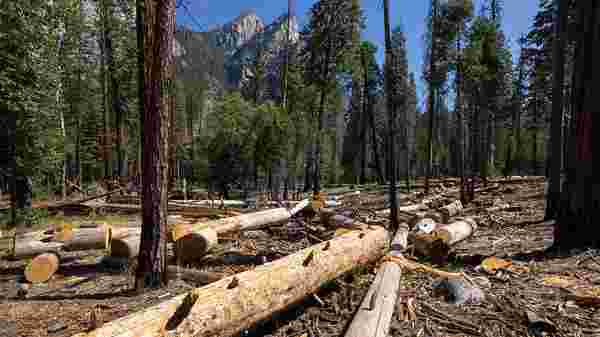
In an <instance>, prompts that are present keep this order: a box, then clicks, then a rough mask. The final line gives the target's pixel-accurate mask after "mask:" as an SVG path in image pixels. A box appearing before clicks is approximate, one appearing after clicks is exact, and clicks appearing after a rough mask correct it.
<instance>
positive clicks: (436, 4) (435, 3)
mask: <svg viewBox="0 0 600 337" xmlns="http://www.w3.org/2000/svg"><path fill="white" fill-rule="evenodd" d="M438 7H439V0H433V13H432V18H431V20H432V23H431V55H430V57H429V59H430V60H429V72H430V76H431V79H430V83H429V98H428V100H429V130H428V135H427V172H426V173H425V193H429V178H430V177H431V175H432V173H433V128H434V118H435V108H436V107H435V100H436V96H437V89H436V87H435V74H436V67H435V62H436V53H437V50H436V49H437V46H436V38H435V36H436V34H437V33H436V31H437V20H438Z"/></svg>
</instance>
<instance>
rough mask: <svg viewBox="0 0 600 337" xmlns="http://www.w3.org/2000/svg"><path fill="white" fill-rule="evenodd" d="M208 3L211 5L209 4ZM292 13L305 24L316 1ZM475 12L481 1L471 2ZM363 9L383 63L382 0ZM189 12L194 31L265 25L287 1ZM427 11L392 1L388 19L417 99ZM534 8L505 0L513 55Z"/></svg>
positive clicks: (408, 1)
mask: <svg viewBox="0 0 600 337" xmlns="http://www.w3.org/2000/svg"><path fill="white" fill-rule="evenodd" d="M209 2H210V5H209ZM294 2H295V7H296V8H295V13H296V15H297V16H299V18H300V23H301V24H302V25H303V24H304V23H306V13H307V12H308V10H309V9H310V7H311V6H312V5H313V4H314V3H315V2H316V0H294ZM474 2H475V6H476V7H475V8H476V13H478V11H479V8H480V5H481V3H482V0H474ZM361 4H362V7H363V9H364V11H365V15H366V18H367V27H366V29H365V30H364V32H363V39H366V40H369V41H372V42H373V43H375V44H376V45H377V46H378V47H379V50H378V55H377V56H378V60H379V62H380V63H382V61H383V58H384V56H383V55H384V54H383V45H384V33H383V5H382V1H381V0H362V1H361ZM187 8H188V9H189V13H188V11H186V10H184V9H182V8H180V9H178V10H177V23H178V24H189V25H190V26H191V27H192V29H194V30H197V29H200V28H204V29H205V28H206V27H208V26H212V25H219V24H223V23H225V22H227V21H230V20H232V19H234V18H235V17H236V16H238V15H239V14H240V12H241V11H243V10H246V9H253V10H255V11H256V13H257V14H258V16H260V17H261V18H262V19H263V21H264V22H266V23H270V22H271V21H272V20H273V19H274V18H275V17H277V16H279V15H281V14H283V13H285V12H287V1H286V0H220V1H219V0H189V2H188V5H187ZM428 8H429V1H428V0H404V1H398V0H391V1H390V20H391V25H392V28H393V27H395V26H397V25H402V27H403V29H404V32H405V33H406V36H407V43H408V57H409V70H410V71H412V72H414V73H415V77H416V78H417V86H418V93H419V100H420V101H422V100H423V92H424V89H425V87H424V85H423V83H422V81H421V80H420V78H421V70H422V60H423V50H424V48H423V47H424V34H425V28H426V27H425V18H426V16H427V12H428ZM536 9H537V1H536V0H505V1H504V15H503V22H502V29H503V30H504V32H505V34H506V35H507V37H508V38H509V43H510V46H511V48H512V50H513V56H515V54H516V51H517V50H518V47H517V43H516V39H517V38H518V37H519V36H520V35H521V34H522V33H526V32H527V31H528V30H529V29H530V27H531V25H532V23H533V17H534V16H535V13H536Z"/></svg>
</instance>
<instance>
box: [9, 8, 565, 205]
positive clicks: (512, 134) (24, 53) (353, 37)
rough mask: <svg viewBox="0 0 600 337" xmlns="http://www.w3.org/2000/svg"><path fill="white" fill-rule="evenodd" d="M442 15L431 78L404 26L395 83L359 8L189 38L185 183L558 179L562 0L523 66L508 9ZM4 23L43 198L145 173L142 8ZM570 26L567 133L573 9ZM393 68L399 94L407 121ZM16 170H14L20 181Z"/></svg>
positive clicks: (246, 16)
mask: <svg viewBox="0 0 600 337" xmlns="http://www.w3.org/2000/svg"><path fill="white" fill-rule="evenodd" d="M431 2H432V4H431V13H430V16H429V18H428V19H427V20H428V24H429V27H430V32H429V33H430V34H429V37H428V38H427V43H426V46H427V49H428V51H427V53H426V57H427V60H426V62H424V64H426V67H425V68H424V69H423V73H421V74H414V73H408V67H407V60H406V51H407V49H408V48H415V47H417V46H407V45H406V39H405V37H404V33H403V31H402V29H401V28H400V27H396V28H395V29H393V30H392V34H391V42H392V45H391V47H392V48H391V53H392V54H393V56H394V57H393V60H394V61H393V62H392V64H391V65H390V67H389V68H386V69H384V68H383V67H382V66H380V65H379V64H377V62H376V61H375V57H374V53H375V51H376V48H377V47H376V46H375V45H374V44H373V43H371V42H370V41H366V40H363V39H362V37H361V29H362V27H363V26H364V20H365V18H364V17H363V15H362V11H361V9H360V2H359V1H351V2H348V5H347V6H342V7H340V8H338V10H337V11H332V10H331V8H328V7H327V6H325V5H323V6H314V7H313V10H312V12H311V13H308V15H309V18H310V20H309V23H308V24H307V25H306V26H305V27H298V24H297V18H296V17H295V16H293V14H292V15H288V14H289V13H283V15H282V16H281V17H280V18H278V19H276V20H275V21H274V22H272V23H268V24H267V23H263V22H262V21H261V19H260V18H258V17H257V16H256V14H255V13H253V12H252V11H248V12H244V13H241V15H240V16H239V17H238V18H236V19H235V20H233V21H232V22H230V23H228V24H225V25H223V26H221V27H217V28H214V29H212V30H210V31H207V32H196V31H192V30H190V29H189V28H185V27H178V28H177V30H176V35H175V38H176V42H175V50H174V52H175V56H176V67H175V69H174V70H173V71H174V72H175V78H176V80H175V83H174V85H173V87H174V90H173V92H172V96H173V102H172V104H173V106H174V107H175V109H174V113H173V114H172V115H171V117H170V119H171V127H170V141H171V144H170V146H171V150H170V161H171V165H170V166H171V169H172V172H171V175H172V176H173V177H177V179H173V181H172V184H173V186H179V184H181V182H182V178H183V177H186V183H187V186H188V187H191V188H195V187H203V188H210V189H212V190H217V191H221V192H225V194H228V193H229V192H230V191H231V190H244V191H248V190H264V189H269V190H277V191H283V190H286V191H287V190H295V189H298V188H300V189H304V190H305V191H308V190H310V188H311V187H312V186H313V184H314V183H315V179H314V178H315V174H314V172H315V170H316V169H318V170H319V175H318V176H319V177H321V180H322V182H321V184H341V183H367V182H375V181H384V180H387V178H386V177H388V172H387V171H388V168H389V162H390V160H394V161H395V163H396V165H394V167H395V170H396V171H397V173H396V177H407V176H423V175H426V174H427V173H428V169H431V172H432V173H433V174H434V175H454V176H456V175H460V172H461V170H463V171H465V170H466V171H465V172H467V173H471V174H479V175H482V176H492V175H499V174H504V175H509V174H517V175H524V174H529V175H546V174H547V173H548V167H549V166H548V163H549V161H550V159H551V158H550V155H549V154H550V151H549V146H550V141H549V139H550V120H551V119H550V116H551V110H552V109H551V105H552V104H551V103H552V90H551V87H552V83H553V82H552V77H553V73H552V59H553V58H552V56H553V55H552V43H553V34H552V22H553V11H552V8H553V7H552V6H553V4H552V1H549V0H541V1H539V10H538V14H537V16H536V17H535V23H534V25H533V26H532V28H531V31H530V32H528V33H527V34H524V35H523V36H522V38H521V39H520V40H519V41H518V43H519V47H520V56H519V57H518V62H517V63H516V64H513V62H512V57H511V53H510V48H509V47H510V46H509V45H508V44H507V42H506V38H505V36H504V33H503V29H502V25H503V24H502V22H503V20H502V1H498V0H487V1H485V2H484V5H483V6H482V7H481V8H473V4H472V3H471V1H467V0H461V1H458V0H455V1H448V2H446V1H431ZM570 3H571V12H573V9H574V3H575V2H574V1H571V2H570ZM392 14H393V13H392ZM0 15H1V17H2V22H3V25H10V27H12V28H10V29H5V30H3V33H2V50H3V52H2V53H1V55H0V64H1V67H0V69H1V70H0V83H2V85H1V87H0V90H1V92H2V99H1V104H2V105H3V110H6V111H10V112H11V113H9V114H8V115H6V116H7V118H8V119H7V120H6V121H5V123H9V122H10V117H9V116H11V114H14V115H12V116H16V123H17V125H16V130H17V133H16V139H17V143H16V148H14V149H13V150H14V151H15V153H16V170H17V172H18V175H23V176H28V177H31V179H32V182H33V186H34V193H35V195H36V196H37V197H44V196H46V195H48V194H51V195H53V196H58V195H61V194H62V195H63V196H66V195H67V194H68V193H71V191H76V190H75V189H73V187H72V184H74V185H76V186H78V187H80V188H81V189H83V190H85V191H88V192H89V191H92V190H93V189H94V188H95V186H96V182H97V181H98V180H99V179H101V178H103V177H117V176H121V177H135V176H138V175H139V172H140V170H141V163H140V156H141V141H140V140H141V137H140V118H139V109H138V96H139V95H138V83H137V79H138V76H137V63H136V62H137V59H136V55H137V42H136V4H135V1H131V0H98V1H91V0H52V1H33V0H30V1H19V2H5V3H3V5H2V11H1V12H0ZM568 21H569V25H568V29H567V30H568V34H567V36H568V39H567V49H566V56H565V85H564V95H565V98H566V99H564V102H565V104H564V105H565V114H564V121H563V127H564V128H565V130H566V128H568V126H569V121H570V116H571V113H570V111H569V108H568V107H569V104H567V102H569V93H570V91H571V87H572V86H571V79H572V77H573V54H574V48H573V46H574V41H575V31H574V29H573V25H574V15H573V14H572V13H571V14H570V15H569V19H568ZM326 23H328V24H329V26H326ZM331 23H335V25H331ZM324 27H328V28H330V29H325V28H324ZM330 40H331V41H337V42H336V43H338V44H339V45H337V46H334V47H333V48H323V46H324V45H328V46H329V45H331V46H333V44H331V43H329V42H328V41H330ZM386 72H389V76H390V78H392V79H393V83H394V85H393V88H392V89H393V90H392V91H391V92H389V95H391V96H393V97H391V99H392V101H393V102H394V104H393V108H394V109H395V111H394V114H395V119H396V121H395V123H392V124H390V123H389V122H388V120H387V114H388V105H387V104H386V99H387V96H386V91H385V90H384V85H383V84H384V81H383V79H384V76H385V75H386V74H385V73H386ZM419 76H420V77H422V78H423V79H424V80H425V81H426V83H427V85H428V91H427V95H428V97H426V98H421V99H422V100H426V101H427V106H425V107H420V106H418V104H417V102H419V101H420V99H419V97H417V93H416V85H415V79H416V78H417V77H419ZM432 117H433V118H432ZM390 127H391V129H390ZM390 131H391V132H392V133H393V135H394V139H395V144H396V146H395V150H394V151H395V155H394V156H393V158H391V157H390V155H389V151H387V147H388V143H389V142H388V137H386V135H387V134H388V132H390ZM8 136H10V135H8ZM2 144H3V145H4V144H9V142H4V141H3V142H2ZM430 149H431V151H430ZM10 150H11V149H5V151H10ZM430 152H431V160H429V159H430ZM7 158H8V157H7ZM317 164H319V165H317ZM11 167H12V166H11V164H10V163H3V170H4V171H5V172H8V171H10V170H11ZM3 177H6V175H3ZM7 181H8V180H7V179H6V178H4V179H3V183H2V184H0V185H1V186H2V189H3V190H6V189H7V188H8V185H7ZM65 181H68V182H69V183H65ZM71 183H72V184H71Z"/></svg>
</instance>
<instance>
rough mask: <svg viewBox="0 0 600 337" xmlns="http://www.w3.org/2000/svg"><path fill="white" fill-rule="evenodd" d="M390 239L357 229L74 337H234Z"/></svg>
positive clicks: (375, 253)
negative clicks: (164, 336) (215, 335)
mask: <svg viewBox="0 0 600 337" xmlns="http://www.w3.org/2000/svg"><path fill="white" fill-rule="evenodd" d="M364 227H366V226H364ZM388 240H389V237H388V233H387V231H386V230H385V229H384V228H382V227H373V228H372V229H370V230H369V229H367V228H365V229H364V230H363V231H360V232H358V231H352V232H350V233H348V234H345V235H342V236H340V237H337V238H334V239H332V240H329V241H326V242H323V243H320V244H317V245H314V246H311V247H309V248H306V249H303V250H301V251H298V252H296V253H294V254H292V255H289V256H287V257H284V258H281V259H279V260H276V261H273V262H269V263H266V264H263V265H261V266H258V267H256V268H255V269H253V270H250V271H246V272H243V273H240V274H236V275H234V276H230V277H227V278H224V279H221V280H219V281H217V282H213V283H211V284H209V285H206V286H204V287H202V288H196V289H194V290H192V291H191V292H190V293H188V294H184V295H179V296H176V297H174V298H172V299H170V300H167V301H165V302H163V303H161V304H159V305H155V306H153V307H150V308H148V309H145V310H143V311H141V312H137V313H133V314H131V315H129V316H126V317H123V318H121V319H118V320H115V321H112V322H109V323H106V324H104V325H103V326H102V327H100V328H98V329H96V330H93V331H91V332H89V333H81V334H77V335H75V336H73V337H91V336H94V337H126V336H145V337H158V336H162V335H163V334H165V333H169V334H174V335H178V336H199V335H214V334H218V335H219V336H231V335H233V334H235V333H237V332H239V331H241V330H243V329H244V328H247V327H249V326H250V325H252V324H254V323H256V322H257V321H259V320H261V319H264V318H267V317H269V316H270V315H271V314H272V313H274V312H276V311H279V310H281V309H284V308H285V307H287V306H288V305H290V304H292V303H294V302H297V301H298V300H300V299H302V298H304V297H305V296H307V295H308V294H311V293H313V292H315V291H316V290H318V289H319V288H320V287H321V286H322V285H323V284H324V283H326V282H327V281H330V280H331V279H333V278H335V277H338V276H340V275H342V274H343V273H345V272H348V271H350V270H351V269H353V268H355V267H356V266H358V265H360V264H364V263H368V262H370V261H375V260H376V259H378V258H379V257H381V255H382V252H383V249H384V248H385V246H386V245H387V243H388Z"/></svg>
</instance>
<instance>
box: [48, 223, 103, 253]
mask: <svg viewBox="0 0 600 337" xmlns="http://www.w3.org/2000/svg"><path fill="white" fill-rule="evenodd" d="M111 237H112V235H111V228H110V226H108V225H106V224H104V225H101V226H98V227H96V228H77V229H72V230H67V231H61V232H59V233H57V235H56V236H55V239H54V241H56V242H62V243H63V244H64V246H63V249H64V250H66V251H75V250H87V249H108V247H109V244H110V240H111Z"/></svg>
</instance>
